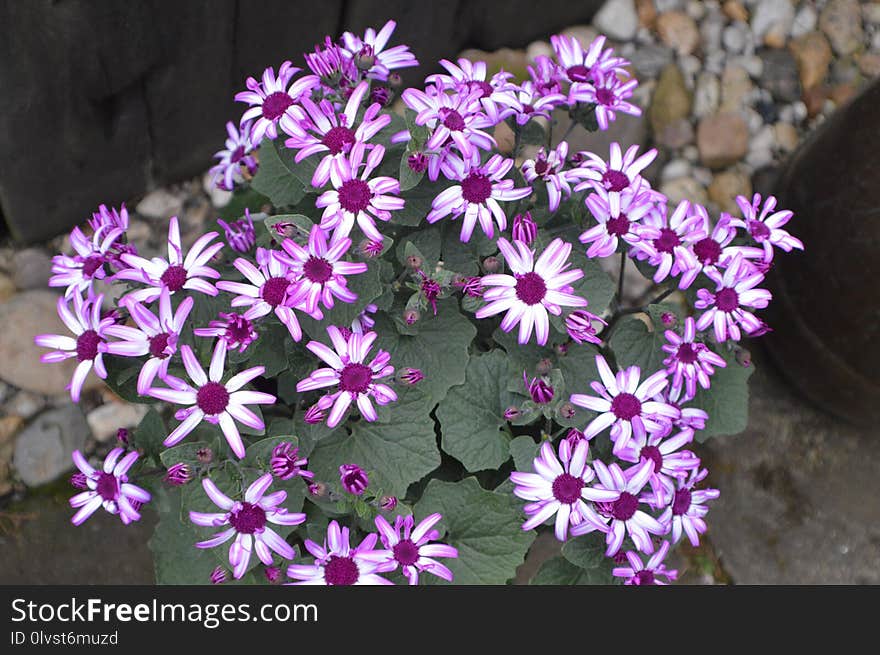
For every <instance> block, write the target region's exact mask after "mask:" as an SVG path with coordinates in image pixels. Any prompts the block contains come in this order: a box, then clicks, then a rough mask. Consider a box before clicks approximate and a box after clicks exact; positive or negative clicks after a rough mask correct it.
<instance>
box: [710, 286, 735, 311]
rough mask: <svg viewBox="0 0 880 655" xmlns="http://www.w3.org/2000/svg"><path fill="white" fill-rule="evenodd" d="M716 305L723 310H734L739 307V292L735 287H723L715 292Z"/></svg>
mask: <svg viewBox="0 0 880 655" xmlns="http://www.w3.org/2000/svg"><path fill="white" fill-rule="evenodd" d="M715 306H716V307H717V308H718V309H720V310H721V311H722V312H732V311H733V310H734V309H736V308H737V307H739V294H738V293H737V292H736V290H735V289H730V288H725V289H721V291H719V292H718V293H716V294H715Z"/></svg>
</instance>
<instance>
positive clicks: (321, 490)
mask: <svg viewBox="0 0 880 655" xmlns="http://www.w3.org/2000/svg"><path fill="white" fill-rule="evenodd" d="M309 493H310V494H311V495H312V496H314V497H315V498H323V497H324V496H326V495H327V485H326V484H324V483H323V482H312V483H311V484H310V485H309Z"/></svg>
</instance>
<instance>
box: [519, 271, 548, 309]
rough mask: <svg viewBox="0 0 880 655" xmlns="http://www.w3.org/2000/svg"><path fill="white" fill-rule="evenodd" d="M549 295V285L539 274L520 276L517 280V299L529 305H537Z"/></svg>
mask: <svg viewBox="0 0 880 655" xmlns="http://www.w3.org/2000/svg"><path fill="white" fill-rule="evenodd" d="M545 295H547V284H546V283H545V282H544V278H542V277H541V276H540V275H538V274H537V273H526V274H525V275H520V276H519V277H517V280H516V297H517V298H519V299H520V300H522V301H523V302H524V303H525V304H527V305H537V304H538V303H539V302H541V301H542V300H543V299H544V296H545Z"/></svg>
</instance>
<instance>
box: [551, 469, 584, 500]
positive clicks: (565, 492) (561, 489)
mask: <svg viewBox="0 0 880 655" xmlns="http://www.w3.org/2000/svg"><path fill="white" fill-rule="evenodd" d="M583 488H584V481H583V480H581V479H580V478H576V477H574V476H573V475H571V474H570V473H563V474H562V475H559V476H557V477H556V479H555V480H554V481H553V497H554V498H555V499H556V500H558V501H559V502H560V503H565V504H566V505H570V504H571V503H574V502H577V500H578V499H579V498H580V497H581V489H583Z"/></svg>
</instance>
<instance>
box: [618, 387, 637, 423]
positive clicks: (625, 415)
mask: <svg viewBox="0 0 880 655" xmlns="http://www.w3.org/2000/svg"><path fill="white" fill-rule="evenodd" d="M611 411H612V412H613V413H614V415H615V416H616V417H617V418H619V419H622V420H624V421H629V420H631V419H633V418H634V417H636V416H638V415H639V414H641V413H642V403H641V401H640V400H639V399H638V398H636V397H635V396H634V395H632V394H631V393H621V394H618V395H617V396H615V397H614V400H612V401H611Z"/></svg>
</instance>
